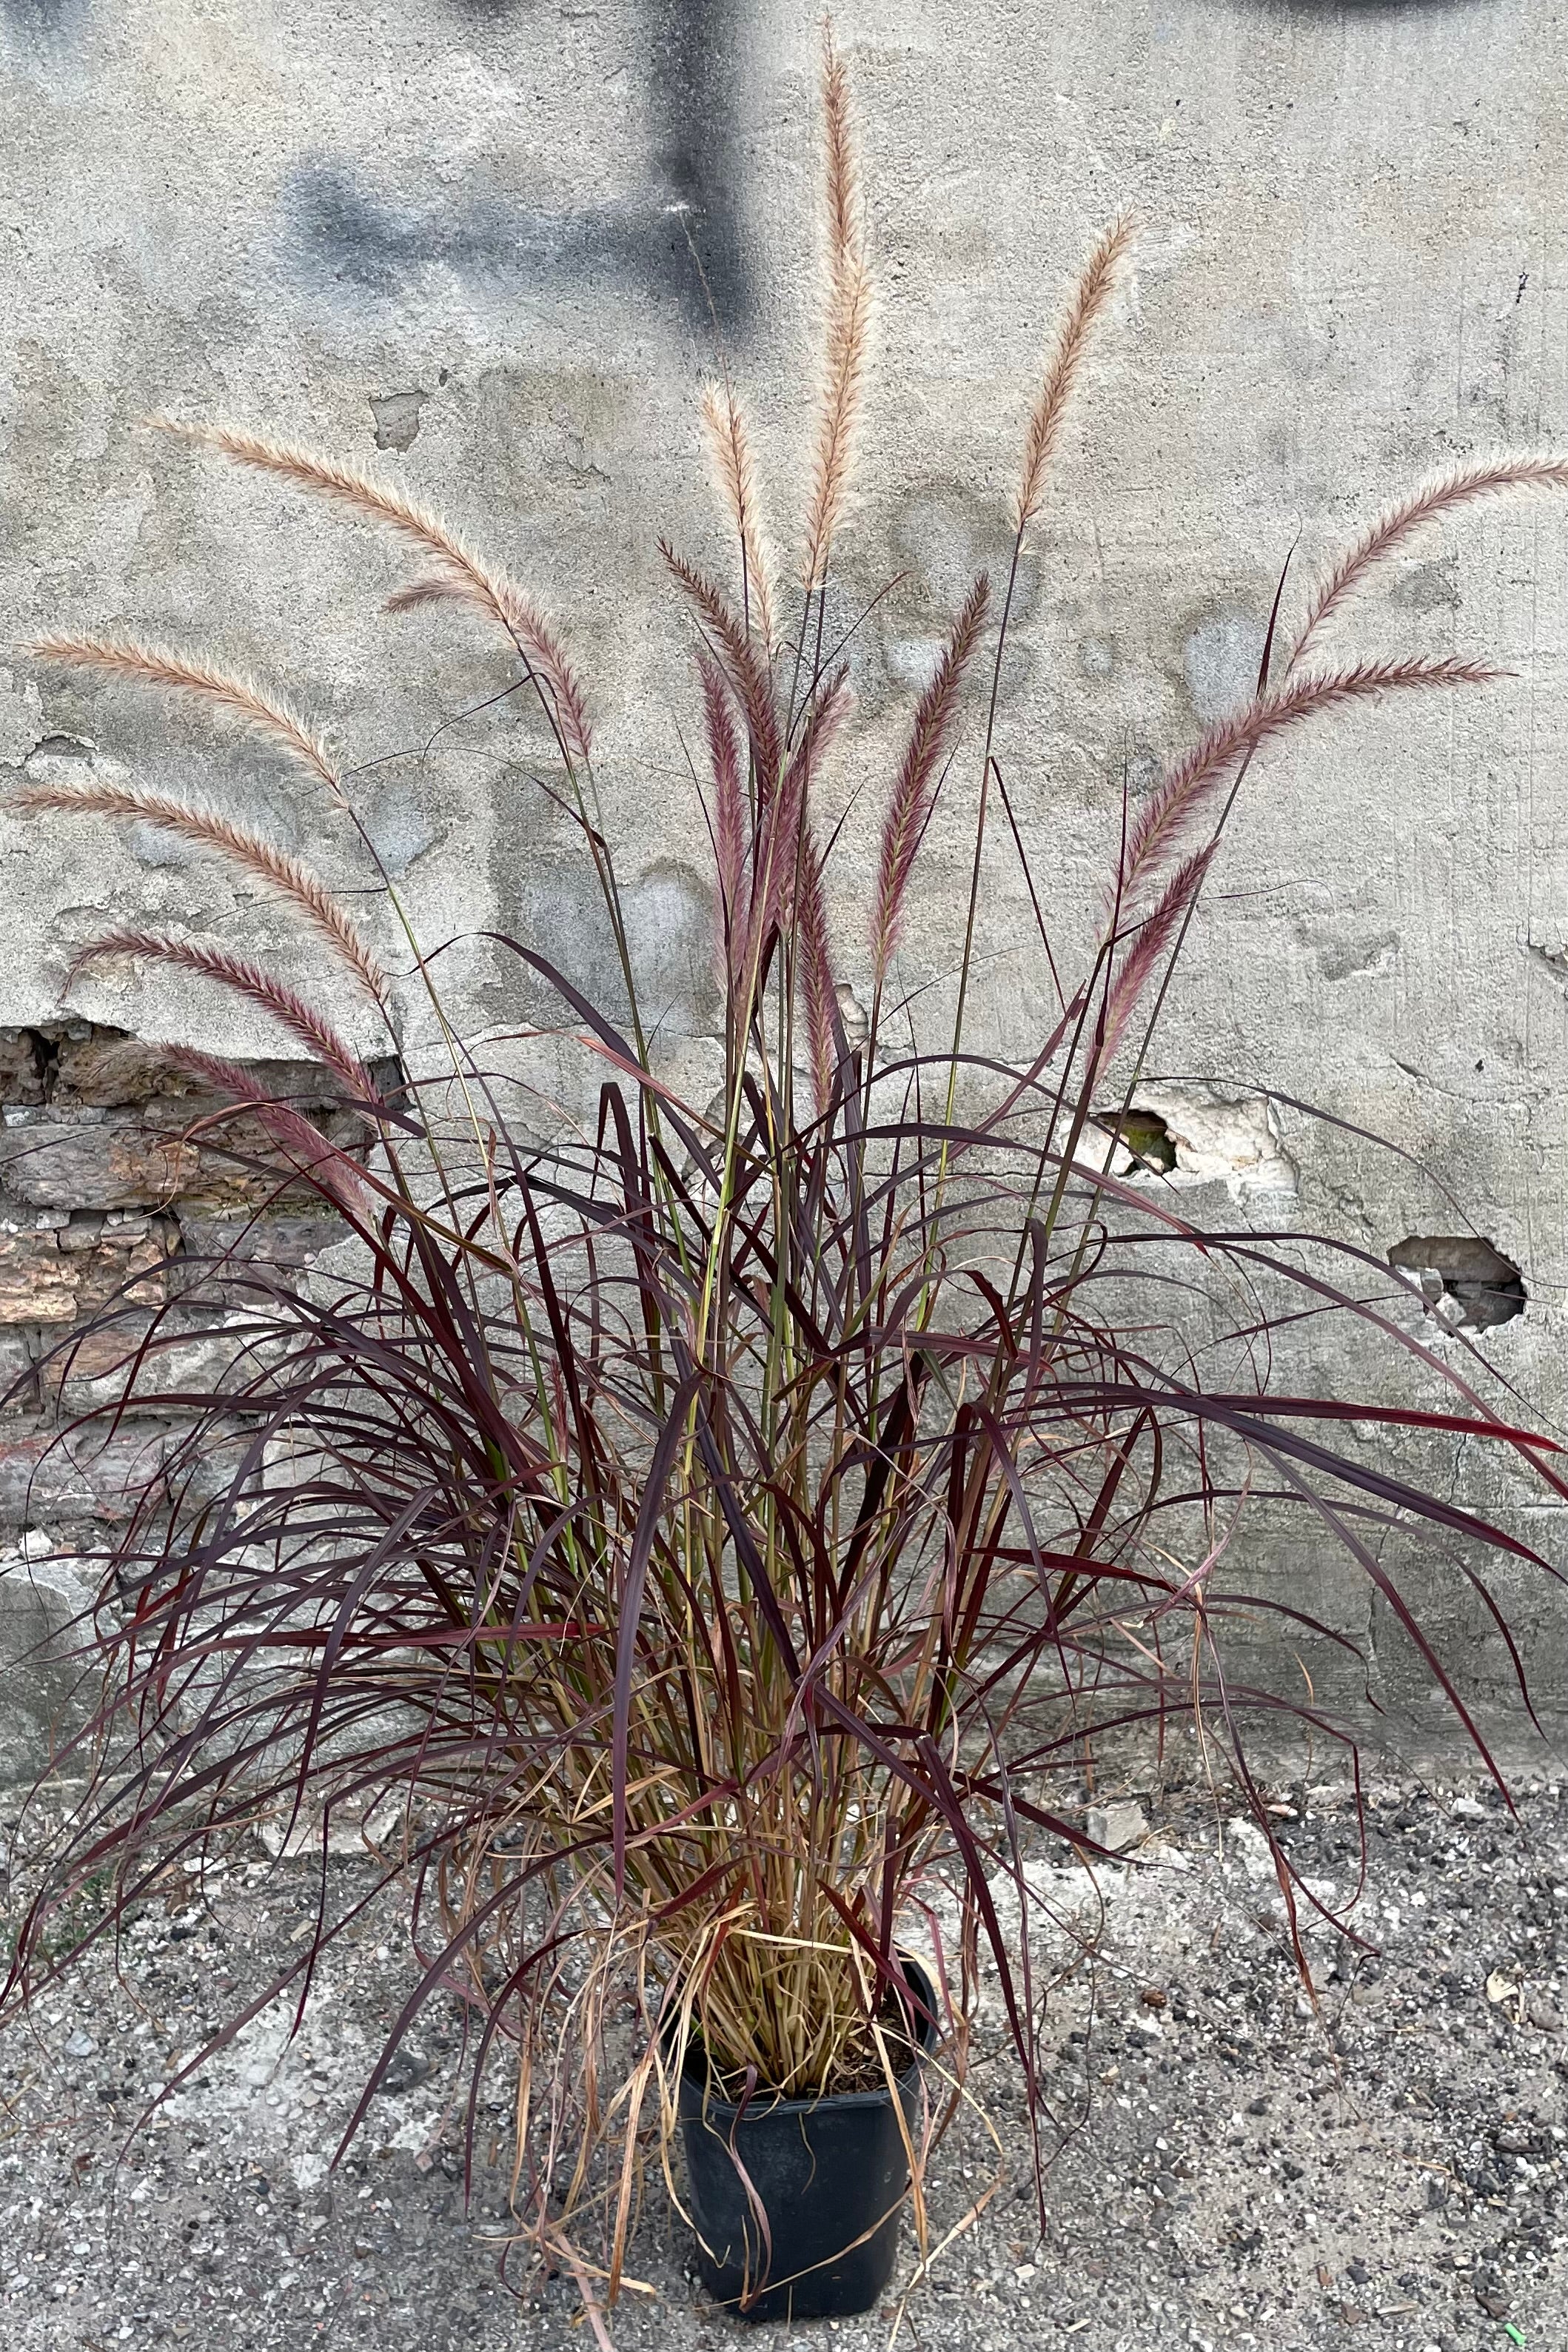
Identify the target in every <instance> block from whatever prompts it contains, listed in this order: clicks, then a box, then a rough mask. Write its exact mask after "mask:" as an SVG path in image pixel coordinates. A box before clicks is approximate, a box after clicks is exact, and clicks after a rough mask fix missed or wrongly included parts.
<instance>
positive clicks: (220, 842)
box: [9, 782, 388, 1011]
mask: <svg viewBox="0 0 1568 2352" xmlns="http://www.w3.org/2000/svg"><path fill="white" fill-rule="evenodd" d="M9 800H10V805H11V806H12V807H13V808H25V809H33V810H37V811H44V810H49V811H53V812H56V813H63V814H66V815H69V816H111V817H117V818H119V819H121V821H122V822H125V823H130V824H136V823H141V824H151V825H155V826H156V827H157V829H158V830H159V832H160V833H168V834H173V835H174V837H175V838H176V839H177V840H180V841H189V842H193V843H195V845H196V846H197V847H198V848H202V849H212V850H216V852H217V854H218V856H220V857H226V858H227V859H228V860H229V861H230V863H231V864H233V865H236V866H241V867H242V868H243V869H244V870H245V872H246V873H247V874H252V875H254V876H255V877H257V879H258V881H262V882H265V883H266V884H267V886H268V888H269V889H273V890H276V891H277V892H278V894H279V897H280V898H287V899H288V900H289V903H290V905H292V906H293V907H295V908H298V910H299V912H300V914H301V915H303V916H304V918H305V919H306V921H307V922H309V923H310V926H311V927H312V929H315V930H317V931H319V932H320V933H321V937H322V938H323V939H324V940H327V941H328V943H329V945H330V946H331V947H332V948H333V949H334V950H336V952H337V954H338V955H339V956H340V957H341V958H342V961H343V962H344V963H345V964H346V965H347V966H348V968H349V970H350V971H352V972H353V974H354V976H355V978H356V979H357V980H358V981H359V982H360V983H361V985H362V986H363V988H364V990H365V992H366V993H367V994H368V995H369V996H370V997H371V998H372V999H373V1000H374V1003H376V1004H377V1005H379V1006H380V1007H381V1008H382V1010H383V1011H385V1008H386V1001H387V988H388V983H387V977H386V973H385V972H384V970H383V969H382V966H381V964H380V962H379V961H378V960H377V958H376V957H375V955H374V953H373V951H372V950H371V949H370V948H369V947H368V946H367V945H366V943H365V941H364V940H363V938H362V937H361V935H360V931H359V929H358V927H357V926H356V924H355V923H354V921H353V918H352V917H351V916H350V915H349V913H348V911H347V909H346V908H343V907H342V906H341V905H340V904H339V902H338V901H337V899H335V898H333V897H332V895H331V891H329V890H328V889H327V888H326V887H324V886H323V885H322V884H321V882H320V881H318V879H317V878H316V877H315V875H313V874H312V873H311V872H310V869H309V867H308V866H302V865H301V864H300V861H299V859H298V858H296V857H291V856H289V854H288V852H287V851H285V850H281V849H277V848H275V847H274V846H273V845H272V844H271V843H270V842H269V841H264V840H263V839H262V837H261V835H259V834H254V833H250V832H247V830H246V828H245V827H244V826H243V825H237V824H233V823H231V822H230V820H229V819H228V818H227V817H221V816H215V815H213V814H211V813H210V812H209V811H207V810H205V809H199V808H193V807H192V806H191V805H190V803H188V802H185V801H179V800H175V799H174V796H173V795H172V794H171V793H156V792H149V791H146V790H143V789H142V787H141V786H139V785H130V784H110V783H104V782H92V783H87V784H47V783H43V782H26V783H24V784H21V785H19V786H18V787H17V789H16V791H15V792H14V793H11V794H10V795H9Z"/></svg>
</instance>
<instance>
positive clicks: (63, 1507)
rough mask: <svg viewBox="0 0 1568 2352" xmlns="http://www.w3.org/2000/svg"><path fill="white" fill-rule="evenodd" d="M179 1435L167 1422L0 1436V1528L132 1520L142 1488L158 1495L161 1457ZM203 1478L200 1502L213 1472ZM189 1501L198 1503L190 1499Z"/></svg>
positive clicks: (213, 1468) (212, 1468) (211, 1468)
mask: <svg viewBox="0 0 1568 2352" xmlns="http://www.w3.org/2000/svg"><path fill="white" fill-rule="evenodd" d="M180 1434H181V1433H180V1432H178V1431H177V1430H175V1429H174V1428H173V1427H172V1426H171V1425H170V1424H169V1423H157V1422H141V1423H125V1422H121V1423H120V1424H119V1425H118V1427H117V1428H115V1429H114V1430H113V1432H112V1433H110V1427H109V1423H108V1422H107V1421H106V1422H105V1423H104V1427H103V1428H102V1429H101V1430H100V1429H98V1428H96V1427H90V1426H89V1427H88V1428H85V1429H75V1430H64V1431H61V1430H57V1429H55V1428H52V1427H42V1428H34V1429H31V1430H26V1431H19V1432H17V1433H15V1434H10V1433H7V1434H4V1435H0V1528H25V1527H33V1526H37V1527H47V1528H50V1529H53V1528H56V1527H58V1526H80V1525H82V1524H83V1523H85V1522H89V1521H93V1520H110V1521H115V1520H122V1519H127V1518H129V1517H130V1516H131V1513H132V1508H133V1507H134V1504H135V1502H136V1499H137V1497H138V1496H140V1495H141V1494H142V1492H143V1491H145V1490H147V1489H148V1488H150V1487H152V1488H156V1489H157V1490H158V1491H159V1492H160V1494H162V1488H163V1468H164V1464H165V1462H166V1460H167V1457H168V1455H169V1454H170V1452H171V1450H172V1449H173V1447H174V1444H176V1443H177V1441H178V1438H179V1436H180ZM199 1466H200V1467H202V1468H203V1470H204V1471H205V1473H206V1474H207V1475H205V1483H204V1484H202V1486H201V1496H205V1495H206V1494H207V1493H209V1492H210V1491H212V1488H213V1486H214V1484H215V1483H216V1475H217V1465H216V1463H215V1462H214V1461H213V1460H212V1459H211V1458H210V1457H209V1458H208V1459H207V1461H206V1462H205V1464H204V1465H199ZM191 1499H193V1500H195V1499H200V1497H199V1496H196V1495H195V1493H194V1492H193V1494H192V1496H191Z"/></svg>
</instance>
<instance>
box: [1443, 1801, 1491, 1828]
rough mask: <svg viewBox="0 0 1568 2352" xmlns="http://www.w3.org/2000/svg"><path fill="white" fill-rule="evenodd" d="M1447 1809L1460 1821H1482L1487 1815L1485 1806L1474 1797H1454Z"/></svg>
mask: <svg viewBox="0 0 1568 2352" xmlns="http://www.w3.org/2000/svg"><path fill="white" fill-rule="evenodd" d="M1449 1810H1450V1811H1452V1813H1453V1815H1454V1818H1455V1820H1456V1821H1460V1822H1484V1821H1485V1820H1486V1817H1487V1809H1486V1807H1485V1806H1484V1805H1483V1804H1480V1803H1479V1802H1478V1801H1477V1800H1476V1799H1475V1798H1474V1797H1456V1798H1455V1800H1454V1801H1453V1804H1452V1806H1451V1807H1450V1809H1449Z"/></svg>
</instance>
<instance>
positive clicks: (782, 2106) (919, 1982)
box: [680, 1952, 938, 2131]
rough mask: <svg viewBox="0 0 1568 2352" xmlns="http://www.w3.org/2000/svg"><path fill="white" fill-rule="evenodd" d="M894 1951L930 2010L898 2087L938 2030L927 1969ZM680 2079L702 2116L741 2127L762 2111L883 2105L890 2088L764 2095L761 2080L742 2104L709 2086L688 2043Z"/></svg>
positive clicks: (913, 2075)
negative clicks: (786, 2096)
mask: <svg viewBox="0 0 1568 2352" xmlns="http://www.w3.org/2000/svg"><path fill="white" fill-rule="evenodd" d="M897 1957H898V1961H899V1966H900V1969H902V1970H903V1972H904V1976H905V1978H906V1979H907V1980H908V1981H909V1983H910V1990H912V1991H913V1992H914V1994H915V1997H916V1999H917V2000H920V2001H921V2002H922V2003H923V2005H924V2007H925V2009H926V2010H927V2011H929V2012H930V2013H929V2014H928V2015H927V2016H925V2017H922V2018H921V2019H920V2021H919V2024H920V2041H919V2045H918V2047H917V2048H916V2050H915V2053H914V2055H913V2057H912V2058H911V2059H910V2063H909V2064H908V2065H907V2066H906V2067H905V2069H904V2071H903V2073H902V2074H899V2075H895V2077H894V2081H895V2082H896V2084H897V2085H898V2087H899V2089H900V2091H902V2090H903V2089H905V2088H906V2086H909V2087H912V2086H913V2084H915V2083H916V2082H917V2081H918V2080H919V2078H920V2071H921V2065H922V2064H923V2063H924V2062H925V2060H926V2059H928V2058H929V2057H930V2056H931V2052H932V2051H933V2050H934V2049H935V2048H936V2045H937V2041H938V2032H937V2022H936V1987H935V1986H934V1985H933V1984H932V1982H931V1975H930V1972H929V1970H928V1969H926V1968H925V1967H924V1965H923V1964H922V1963H921V1961H920V1960H917V1959H916V1958H914V1957H913V1955H912V1954H911V1953H909V1952H900V1953H899V1954H898V1956H897ZM680 2079H681V2084H682V2086H683V2087H685V2086H686V2085H688V2084H689V2086H690V2088H691V2089H692V2090H693V2091H695V2092H696V2093H697V2094H698V2095H699V2097H700V2099H701V2101H702V2106H701V2113H702V2115H703V2116H704V2117H707V2116H722V2117H727V2118H729V2119H730V2120H731V2122H733V2121H735V2120H736V2119H738V2120H739V2123H740V2126H741V2129H742V2131H743V2130H744V2129H745V2127H746V2126H747V2125H748V2124H751V2123H760V2122H762V2121H763V2118H764V2117H767V2118H768V2119H770V2120H771V2119H772V2118H773V2116H809V2115H815V2114H816V2113H817V2112H818V2110H819V2109H821V2108H823V2107H832V2108H834V2109H835V2110H836V2111H837V2112H839V2113H847V2112H849V2111H852V2110H853V2109H855V2108H858V2107H876V2106H887V2105H889V2104H890V2102H891V2093H890V2092H889V2088H888V2085H887V2084H886V2083H883V2084H881V2085H880V2087H879V2089H877V2090H875V2091H819V2092H817V2093H816V2095H814V2096H813V2097H811V2098H808V2099H769V2098H767V2097H766V2096H765V2095H763V2091H762V2086H761V2085H760V2084H759V2085H758V2090H757V2092H756V2094H754V2095H753V2096H752V2098H751V2099H750V2100H749V2101H747V2103H746V2105H744V2107H742V2105H741V2104H740V2103H739V2101H737V2100H732V2099H725V2098H721V2096H720V2095H719V2094H718V2093H717V2092H715V2091H712V2090H710V2087H709V2085H710V2084H711V2082H712V2079H713V2077H712V2074H711V2072H710V2069H709V2068H708V2067H707V2066H706V2065H704V2064H700V2058H699V2053H698V2051H697V2050H695V2049H692V2048H688V2050H687V2053H686V2059H685V2063H684V2064H683V2065H682V2067H681V2070H680Z"/></svg>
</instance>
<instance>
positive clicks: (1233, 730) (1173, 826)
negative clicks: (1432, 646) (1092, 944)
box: [1120, 659, 1508, 907]
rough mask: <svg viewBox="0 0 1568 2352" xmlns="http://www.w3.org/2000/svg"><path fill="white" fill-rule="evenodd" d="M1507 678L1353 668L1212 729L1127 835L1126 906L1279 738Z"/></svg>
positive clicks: (1418, 668)
mask: <svg viewBox="0 0 1568 2352" xmlns="http://www.w3.org/2000/svg"><path fill="white" fill-rule="evenodd" d="M1507 675H1508V672H1507V671H1506V670H1500V669H1496V668H1493V667H1490V666H1489V665H1488V664H1487V663H1485V662H1472V661H1458V660H1453V659H1443V660H1438V661H1425V660H1411V661H1374V662H1358V663H1357V664H1356V665H1355V667H1353V668H1349V669H1338V670H1330V671H1328V672H1326V673H1325V674H1324V675H1322V676H1321V677H1302V678H1298V679H1297V680H1296V681H1295V683H1294V684H1293V685H1287V686H1283V687H1277V688H1273V689H1272V690H1271V691H1270V692H1268V694H1261V695H1259V696H1258V698H1257V699H1256V701H1253V702H1249V703H1248V704H1247V707H1246V709H1243V710H1240V711H1237V713H1236V715H1235V716H1234V717H1233V718H1230V719H1221V720H1220V722H1219V723H1218V724H1217V725H1216V726H1214V727H1211V728H1210V729H1209V730H1208V733H1207V734H1206V735H1205V737H1204V738H1203V740H1202V741H1201V742H1199V743H1197V744H1195V745H1194V748H1193V750H1192V751H1189V752H1188V753H1187V755H1186V757H1185V758H1184V759H1183V760H1180V761H1178V762H1177V764H1176V765H1175V767H1173V769H1172V770H1171V772H1170V773H1169V774H1168V775H1167V776H1166V778H1165V780H1164V782H1163V783H1162V784H1159V785H1157V786H1156V787H1155V789H1154V791H1153V792H1152V793H1150V795H1149V797H1148V799H1147V800H1146V801H1145V802H1144V803H1143V805H1142V808H1141V809H1140V810H1139V812H1138V815H1137V817H1136V819H1135V821H1134V822H1133V824H1131V826H1130V827H1129V829H1128V834H1127V845H1126V849H1125V851H1124V853H1123V856H1122V862H1121V890H1120V896H1121V904H1122V905H1123V906H1124V907H1131V906H1132V905H1133V903H1134V902H1135V899H1136V897H1137V894H1138V892H1139V891H1140V890H1141V888H1142V887H1143V886H1144V885H1145V884H1146V883H1147V882H1148V880H1149V877H1150V876H1151V874H1152V872H1153V870H1154V868H1155V867H1156V866H1160V865H1161V864H1163V861H1164V860H1165V858H1166V857H1168V856H1170V855H1171V854H1172V852H1173V850H1174V849H1175V847H1176V845H1177V844H1178V843H1179V841H1180V839H1181V836H1182V835H1183V834H1184V832H1185V831H1186V829H1187V827H1188V826H1189V824H1192V822H1193V821H1194V818H1195V817H1196V816H1197V815H1198V814H1199V813H1200V812H1201V811H1202V810H1203V809H1204V808H1205V806H1206V804H1207V803H1208V802H1209V800H1210V799H1211V798H1212V796H1213V794H1214V793H1215V790H1216V789H1217V787H1218V786H1219V785H1220V784H1221V783H1222V782H1224V781H1225V779H1226V776H1227V775H1229V773H1230V772H1231V771H1232V769H1233V768H1234V767H1235V765H1236V762H1237V761H1238V760H1239V759H1242V758H1243V757H1245V755H1246V754H1247V752H1249V751H1258V750H1259V749H1260V748H1261V746H1262V745H1263V744H1265V743H1267V742H1269V741H1270V740H1272V739H1273V738H1274V737H1275V736H1276V735H1281V734H1283V733H1284V732H1285V731H1286V730H1288V729H1289V728H1291V727H1295V726H1298V725H1299V724H1300V721H1301V720H1302V719H1310V717H1311V716H1312V714H1313V712H1314V711H1318V710H1327V709H1332V708H1334V707H1335V706H1336V705H1338V704H1340V703H1344V702H1365V701H1370V700H1371V699H1373V697H1375V696H1377V695H1380V694H1393V693H1399V692H1403V691H1405V690H1407V689H1409V688H1419V687H1436V686H1450V687H1451V686H1487V685H1489V684H1490V683H1491V682H1492V681H1493V680H1494V679H1496V678H1500V677H1507Z"/></svg>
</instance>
